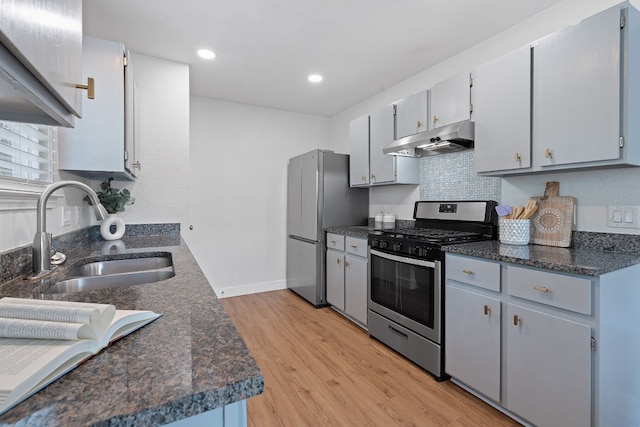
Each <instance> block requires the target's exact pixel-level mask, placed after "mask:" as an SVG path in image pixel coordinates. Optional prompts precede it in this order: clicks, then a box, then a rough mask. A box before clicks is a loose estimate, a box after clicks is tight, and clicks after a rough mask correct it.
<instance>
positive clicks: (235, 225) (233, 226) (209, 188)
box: [182, 97, 344, 297]
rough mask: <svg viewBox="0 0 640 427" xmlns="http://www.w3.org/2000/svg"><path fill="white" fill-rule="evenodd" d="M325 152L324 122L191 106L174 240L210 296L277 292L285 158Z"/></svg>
mask: <svg viewBox="0 0 640 427" xmlns="http://www.w3.org/2000/svg"><path fill="white" fill-rule="evenodd" d="M315 148H323V149H330V150H332V149H333V150H334V151H338V152H344V150H342V151H341V150H339V149H337V148H334V147H332V145H331V144H330V139H329V119H327V118H323V117H318V116H310V115H304V114H296V113H289V112H285V111H280V110H274V109H268V108H259V107H253V106H249V105H243V104H234V103H229V102H223V101H216V100H211V99H205V98H197V97H192V98H191V145H190V152H191V161H190V183H189V189H190V197H191V208H190V210H191V215H190V216H191V218H190V221H191V222H190V224H192V225H193V230H190V229H189V228H188V227H184V228H183V229H182V235H183V237H184V238H185V240H186V241H187V243H188V244H189V248H190V249H191V251H192V253H193V254H194V256H195V257H196V259H197V261H198V264H199V265H200V267H201V268H202V270H203V271H204V273H205V275H206V276H207V278H208V279H209V282H210V283H211V285H212V286H213V288H214V290H215V291H216V294H218V296H221V297H222V296H224V297H229V296H234V295H240V294H246V293H252V292H259V291H267V290H273V289H283V288H285V261H286V256H285V255H286V246H285V245H286V179H287V163H288V160H289V158H291V157H293V156H295V155H298V154H301V153H304V152H307V151H310V150H313V149H315Z"/></svg>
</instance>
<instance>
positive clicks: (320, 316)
mask: <svg viewBox="0 0 640 427" xmlns="http://www.w3.org/2000/svg"><path fill="white" fill-rule="evenodd" d="M221 302H222V305H223V306H224V308H225V310H226V311H227V313H229V316H230V317H231V319H232V320H233V322H234V324H235V326H236V328H237V329H238V331H239V332H240V335H241V336H242V338H243V339H244V341H245V343H246V344H247V347H248V348H249V350H250V351H251V354H252V355H253V357H254V358H255V360H256V361H257V363H258V366H259V367H260V369H261V370H262V373H263V375H264V379H265V391H264V393H262V394H261V395H258V396H255V397H252V398H250V399H249V400H247V412H248V425H249V426H256V427H258V426H259V427H263V426H267V427H268V426H296V427H297V426H452V427H462V426H469V427H471V426H474V427H475V426H491V427H496V426H518V425H519V424H518V423H516V422H515V421H513V420H512V419H510V418H508V417H507V416H505V415H504V414H502V413H500V412H499V411H497V410H496V409H494V408H492V407H491V406H489V405H487V404H486V403H484V402H482V401H481V400H479V399H477V398H476V397H475V396H473V395H471V394H469V393H467V392H466V391H464V390H463V389H461V388H459V387H458V386H456V385H455V384H453V383H451V382H449V381H446V382H437V381H435V380H434V379H433V377H431V376H430V375H429V374H427V373H426V371H424V370H423V369H421V368H419V367H418V366H416V365H414V364H413V363H411V362H409V361H408V360H406V359H404V358H403V357H402V356H400V355H398V354H396V353H395V352H394V351H392V350H390V349H389V348H387V347H386V346H384V345H383V344H381V343H380V342H378V341H376V340H374V339H371V338H369V335H368V334H367V332H366V331H364V330H362V329H361V328H359V327H358V326H356V325H354V324H353V323H351V322H350V321H349V320H347V319H345V318H344V317H343V316H341V315H340V314H338V313H336V312H335V311H334V310H332V309H331V308H321V309H316V308H314V307H313V306H311V305H310V304H309V303H308V302H306V301H305V300H303V299H302V298H300V297H299V296H297V295H296V294H294V293H293V292H291V291H289V290H281V291H274V292H265V293H260V294H253V295H245V296H240V297H233V298H226V299H222V300H221Z"/></svg>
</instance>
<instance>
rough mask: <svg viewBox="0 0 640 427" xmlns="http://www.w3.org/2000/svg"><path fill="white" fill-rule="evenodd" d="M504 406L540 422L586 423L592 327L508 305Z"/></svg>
mask: <svg viewBox="0 0 640 427" xmlns="http://www.w3.org/2000/svg"><path fill="white" fill-rule="evenodd" d="M506 325H507V353H506V357H507V372H506V375H507V390H506V396H507V409H509V410H510V411H513V412H514V413H516V414H518V415H519V416H521V417H522V418H524V419H526V420H528V421H530V422H532V423H534V424H536V425H541V426H566V427H570V426H576V427H577V426H589V425H591V347H590V342H591V341H590V340H591V328H590V327H589V326H586V325H582V324H580V323H576V322H572V321H569V320H566V319H563V318H560V317H556V316H552V315H550V314H546V313H542V312H539V311H535V310H531V309H527V308H524V307H521V306H518V305H515V304H508V306H507V319H506Z"/></svg>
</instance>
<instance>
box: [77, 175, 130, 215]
mask: <svg viewBox="0 0 640 427" xmlns="http://www.w3.org/2000/svg"><path fill="white" fill-rule="evenodd" d="M111 181H113V178H108V179H107V180H106V181H102V182H101V183H100V188H101V189H102V190H100V191H97V192H96V194H97V195H98V199H100V203H101V204H102V206H104V208H105V209H106V210H107V212H109V213H110V214H115V213H116V212H124V211H125V205H132V204H133V203H134V202H135V201H136V199H135V198H133V197H132V196H131V193H130V192H129V190H127V189H126V188H125V189H123V190H120V189H118V188H113V187H111ZM84 200H86V201H88V202H89V204H91V200H90V199H89V197H85V198H84Z"/></svg>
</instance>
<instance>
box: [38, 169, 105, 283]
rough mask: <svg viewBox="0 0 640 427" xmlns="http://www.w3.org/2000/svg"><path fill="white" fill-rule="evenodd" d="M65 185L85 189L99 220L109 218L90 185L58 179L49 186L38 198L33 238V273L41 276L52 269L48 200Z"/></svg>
mask: <svg viewBox="0 0 640 427" xmlns="http://www.w3.org/2000/svg"><path fill="white" fill-rule="evenodd" d="M63 187H75V188H79V189H80V190H83V191H84V192H85V193H87V195H88V196H89V198H90V199H91V203H92V204H93V207H94V209H95V213H96V218H97V219H98V220H99V221H103V220H105V219H107V215H108V214H107V211H106V209H105V208H104V206H102V204H100V199H99V198H98V195H97V194H96V192H95V191H93V190H92V189H91V187H89V186H88V185H86V184H84V183H82V182H78V181H58V182H54V183H53V184H50V185H49V186H47V187H46V188H45V189H44V190H43V191H42V194H40V197H39V198H38V206H37V210H36V221H37V223H36V235H35V237H34V239H33V247H32V249H33V251H32V252H33V275H34V276H39V275H41V274H43V273H46V272H48V271H50V270H51V233H47V201H48V200H49V197H50V196H51V194H52V193H53V192H54V191H56V190H59V189H60V188H63Z"/></svg>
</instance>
